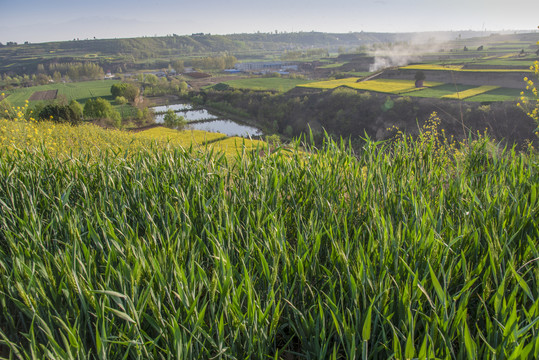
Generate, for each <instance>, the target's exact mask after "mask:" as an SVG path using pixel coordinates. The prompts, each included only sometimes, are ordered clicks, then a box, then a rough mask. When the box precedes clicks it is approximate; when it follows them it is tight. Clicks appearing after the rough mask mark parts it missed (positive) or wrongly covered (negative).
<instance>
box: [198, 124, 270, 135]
mask: <svg viewBox="0 0 539 360" xmlns="http://www.w3.org/2000/svg"><path fill="white" fill-rule="evenodd" d="M189 128H191V129H195V130H204V131H209V132H219V133H222V134H225V135H228V136H258V135H262V131H260V130H259V129H257V128H255V127H252V126H247V125H241V124H238V123H236V122H234V121H231V120H213V121H205V122H201V123H196V124H189Z"/></svg>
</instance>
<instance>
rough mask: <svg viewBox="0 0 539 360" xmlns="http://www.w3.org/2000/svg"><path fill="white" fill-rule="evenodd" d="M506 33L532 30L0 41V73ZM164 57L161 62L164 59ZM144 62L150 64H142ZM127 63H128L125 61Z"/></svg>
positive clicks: (518, 36)
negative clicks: (52, 65) (65, 64)
mask: <svg viewBox="0 0 539 360" xmlns="http://www.w3.org/2000/svg"><path fill="white" fill-rule="evenodd" d="M486 35H487V36H495V37H499V36H506V37H508V40H515V39H517V40H518V41H523V42H525V41H530V42H533V39H532V38H535V39H536V38H537V36H538V34H510V35H498V34H486V33H485V32H478V31H460V32H457V31H454V32H449V31H446V32H422V33H373V32H353V33H343V34H331V33H322V32H296V33H254V34H231V35H210V34H193V35H189V36H179V35H170V36H161V37H139V38H125V39H86V40H78V39H74V40H71V41H62V42H47V43H38V44H31V43H30V44H14V43H9V45H4V44H2V45H1V46H0V74H2V73H8V74H9V73H11V74H17V73H18V74H21V73H35V72H36V69H37V65H38V64H45V65H46V64H49V63H51V62H57V63H63V62H73V61H85V62H86V61H91V62H96V63H98V64H100V65H102V66H104V67H106V66H107V65H114V64H115V65H118V64H130V65H135V64H137V63H138V64H139V66H142V65H140V64H141V63H145V64H152V63H153V65H155V67H160V66H163V65H164V64H167V65H168V63H169V60H170V59H174V58H186V57H187V58H188V57H194V56H207V55H211V54H215V53H224V52H227V53H232V54H234V55H236V56H237V57H238V58H241V57H250V56H253V55H260V54H263V53H271V52H282V51H286V50H297V49H309V48H311V49H312V48H323V49H327V50H328V51H337V50H338V49H354V48H358V47H361V46H369V45H372V44H375V43H395V42H410V41H425V42H436V43H440V42H445V41H451V40H455V39H459V40H461V39H462V40H464V39H470V40H471V38H474V37H476V38H478V37H485V36H486ZM164 60H166V61H164ZM147 66H150V65H147ZM128 67H129V66H128Z"/></svg>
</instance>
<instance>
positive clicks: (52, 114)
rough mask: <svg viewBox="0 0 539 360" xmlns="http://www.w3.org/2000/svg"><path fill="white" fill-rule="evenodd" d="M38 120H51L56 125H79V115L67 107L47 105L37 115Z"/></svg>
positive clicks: (80, 119)
mask: <svg viewBox="0 0 539 360" xmlns="http://www.w3.org/2000/svg"><path fill="white" fill-rule="evenodd" d="M38 119H39V120H51V121H54V122H57V123H70V124H72V125H77V124H80V123H81V121H82V118H81V114H80V113H78V112H77V111H76V109H74V108H72V107H71V106H69V105H58V104H49V105H46V106H45V107H44V108H43V109H41V111H40V112H39V113H38Z"/></svg>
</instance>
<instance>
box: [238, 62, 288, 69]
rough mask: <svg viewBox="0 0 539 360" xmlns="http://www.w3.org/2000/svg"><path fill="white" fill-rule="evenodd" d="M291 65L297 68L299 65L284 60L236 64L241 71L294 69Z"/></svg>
mask: <svg viewBox="0 0 539 360" xmlns="http://www.w3.org/2000/svg"><path fill="white" fill-rule="evenodd" d="M291 67H295V70H297V67H298V66H297V65H295V64H291V63H286V62H283V61H273V62H264V61H261V62H246V63H238V64H236V65H235V66H234V68H235V69H236V70H240V71H279V70H281V69H288V70H292V68H291Z"/></svg>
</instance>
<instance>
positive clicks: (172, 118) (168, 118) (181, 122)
mask: <svg viewBox="0 0 539 360" xmlns="http://www.w3.org/2000/svg"><path fill="white" fill-rule="evenodd" d="M164 123H165V126H166V127H170V128H176V129H178V130H181V129H183V127H184V126H185V124H186V121H185V118H184V117H183V116H179V115H177V114H176V113H175V112H174V111H173V110H172V109H168V110H167V113H166V114H165V118H164Z"/></svg>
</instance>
